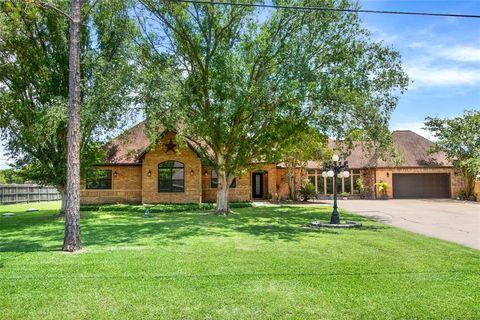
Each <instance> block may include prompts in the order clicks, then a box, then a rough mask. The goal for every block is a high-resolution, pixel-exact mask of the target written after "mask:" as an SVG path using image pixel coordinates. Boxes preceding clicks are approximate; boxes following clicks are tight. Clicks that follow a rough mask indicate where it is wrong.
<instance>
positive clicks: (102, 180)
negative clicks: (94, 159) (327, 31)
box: [87, 170, 112, 189]
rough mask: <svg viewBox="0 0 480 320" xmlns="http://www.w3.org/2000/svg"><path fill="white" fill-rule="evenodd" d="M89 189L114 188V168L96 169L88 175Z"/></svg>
mask: <svg viewBox="0 0 480 320" xmlns="http://www.w3.org/2000/svg"><path fill="white" fill-rule="evenodd" d="M87 189H112V170H95V172H90V173H89V174H88V175H87Z"/></svg>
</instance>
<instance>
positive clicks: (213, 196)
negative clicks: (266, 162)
mask: <svg viewBox="0 0 480 320" xmlns="http://www.w3.org/2000/svg"><path fill="white" fill-rule="evenodd" d="M211 177H212V168H210V167H207V166H203V169H202V201H203V202H215V201H216V200H217V188H212V186H211ZM236 179H237V181H236V187H235V188H230V189H229V190H228V200H229V201H249V200H250V198H251V192H252V188H251V175H250V174H245V175H242V176H238V177H236Z"/></svg>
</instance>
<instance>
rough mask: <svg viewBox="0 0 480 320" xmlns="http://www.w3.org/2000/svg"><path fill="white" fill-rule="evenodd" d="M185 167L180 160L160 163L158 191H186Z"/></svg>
mask: <svg viewBox="0 0 480 320" xmlns="http://www.w3.org/2000/svg"><path fill="white" fill-rule="evenodd" d="M184 173H185V168H184V166H183V163H181V162H178V161H165V162H162V163H160V164H159V165H158V192H184V191H185V174H184Z"/></svg>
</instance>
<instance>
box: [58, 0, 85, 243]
mask: <svg viewBox="0 0 480 320" xmlns="http://www.w3.org/2000/svg"><path fill="white" fill-rule="evenodd" d="M82 2H83V1H82V0H72V2H71V8H70V10H71V12H70V37H69V41H68V42H69V48H70V53H69V55H68V67H69V72H68V74H69V78H68V110H69V115H68V131H67V132H68V133H67V207H66V208H65V237H64V239H63V250H64V251H69V252H73V251H78V250H80V249H81V248H82V244H81V241H80V139H81V136H80V87H81V85H80V81H81V80H80V50H81V49H80V29H81V24H82Z"/></svg>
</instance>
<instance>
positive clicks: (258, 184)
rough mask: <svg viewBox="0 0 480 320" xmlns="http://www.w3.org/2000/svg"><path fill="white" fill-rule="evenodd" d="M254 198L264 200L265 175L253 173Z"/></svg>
mask: <svg viewBox="0 0 480 320" xmlns="http://www.w3.org/2000/svg"><path fill="white" fill-rule="evenodd" d="M252 198H254V199H261V198H263V173H260V172H254V173H252Z"/></svg>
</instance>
